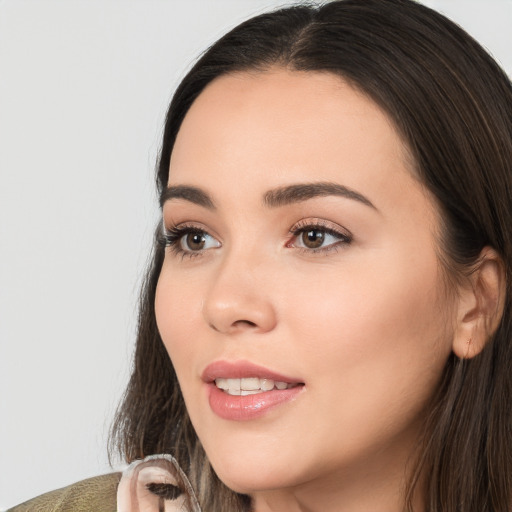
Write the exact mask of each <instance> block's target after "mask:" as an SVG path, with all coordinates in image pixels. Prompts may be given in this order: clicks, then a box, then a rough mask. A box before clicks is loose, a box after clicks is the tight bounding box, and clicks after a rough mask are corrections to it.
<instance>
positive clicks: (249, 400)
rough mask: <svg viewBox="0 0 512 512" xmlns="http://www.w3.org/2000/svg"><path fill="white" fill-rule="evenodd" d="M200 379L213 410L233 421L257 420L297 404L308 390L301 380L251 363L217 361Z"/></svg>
mask: <svg viewBox="0 0 512 512" xmlns="http://www.w3.org/2000/svg"><path fill="white" fill-rule="evenodd" d="M201 377H202V380H203V382H204V383H205V385H206V387H205V390H206V394H207V396H208V403H209V405H210V408H211V410H212V411H213V412H214V413H215V414H216V415H217V416H219V417H220V418H222V419H225V420H231V421H248V420H255V419H258V418H260V417H262V416H264V415H266V414H268V413H270V411H271V410H274V409H277V408H278V407H279V408H280V407H281V406H282V407H284V406H285V404H287V403H290V402H294V401H295V400H296V399H297V398H298V397H299V395H302V391H304V390H305V383H304V382H303V381H302V380H300V379H297V378H292V377H287V376H285V375H282V374H279V373H276V372H274V371H273V370H269V369H268V368H265V367H263V366H258V365H255V364H253V363H250V362H248V361H236V362H231V361H216V362H214V363H212V364H210V365H208V366H207V367H206V368H205V370H204V371H203V374H202V376H201Z"/></svg>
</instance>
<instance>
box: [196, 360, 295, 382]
mask: <svg viewBox="0 0 512 512" xmlns="http://www.w3.org/2000/svg"><path fill="white" fill-rule="evenodd" d="M250 377H259V378H260V379H272V380H274V381H277V382H286V383H288V384H301V383H302V382H303V381H302V380H300V379H297V378H294V377H288V376H286V375H282V374H279V373H276V372H274V371H272V370H269V369H268V368H265V367H264V366H259V365H257V364H254V363H251V362H249V361H222V360H221V361H214V362H213V363H210V364H209V365H208V366H207V367H206V368H205V369H204V370H203V373H202V374H201V378H202V380H203V381H204V382H206V383H210V382H213V381H214V380H215V379H244V378H250Z"/></svg>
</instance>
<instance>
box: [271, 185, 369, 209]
mask: <svg viewBox="0 0 512 512" xmlns="http://www.w3.org/2000/svg"><path fill="white" fill-rule="evenodd" d="M322 196H340V197H345V198H347V199H353V200H355V201H359V202H360V203H362V204H364V205H366V206H369V207H370V208H373V209H374V210H377V208H376V207H375V206H374V205H373V203H372V202H371V201H370V200H369V199H368V198H367V197H365V196H363V195H362V194H360V193H359V192H356V191H355V190H352V189H350V188H348V187H345V186H343V185H339V184H338V183H330V182H320V183H299V184H297V185H288V186H286V187H279V188H276V189H273V190H269V191H268V192H266V193H265V195H264V196H263V202H264V204H265V205H266V206H269V207H271V208H279V207H280V206H285V205H287V204H292V203H300V202H302V201H307V200H308V199H313V198H315V197H322Z"/></svg>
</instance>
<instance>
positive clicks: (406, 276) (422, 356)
mask: <svg viewBox="0 0 512 512" xmlns="http://www.w3.org/2000/svg"><path fill="white" fill-rule="evenodd" d="M380 261H381V262H382V259H380ZM347 266H348V265H347ZM441 290H442V280H441V277H440V275H439V271H438V265H437V261H436V260H435V259H434V258H433V259H432V261H426V262H425V261H424V262H423V263H422V265H416V264H414V265H406V264H405V263H404V264H403V265H400V264H399V262H395V265H393V266H390V265H383V264H382V263H380V264H379V259H376V261H375V262H373V264H371V265H362V266H361V267H357V266H356V265H352V266H351V268H350V270H348V269H347V268H345V271H343V272H340V273H338V274H337V275H336V274H333V273H330V274H329V275H328V276H327V275H326V276H325V279H321V278H319V279H318V280H317V281H316V282H315V287H314V292H311V293H309V294H307V295H305V294H304V293H302V294H301V293H300V291H299V290H298V289H297V290H288V292H289V297H291V299H290V301H289V302H288V308H289V309H288V311H287V314H286V315H284V316H288V317H289V318H290V319H291V321H290V323H289V328H290V329H291V330H292V334H291V338H293V339H295V340H301V350H302V358H301V359H302V361H304V368H303V369H304V372H307V371H308V369H309V370H310V369H311V367H315V368H316V369H317V372H318V373H320V380H319V381H318V382H319V385H321V386H331V385H333V383H336V384H337V385H338V386H339V389H344V390H349V389H353V390H354V394H352V395H351V394H350V393H345V394H344V395H343V396H344V397H350V396H352V397H353V398H354V407H357V403H360V399H361V397H363V396H370V395H372V394H374V393H377V394H380V395H381V396H380V398H379V400H383V402H384V403H385V402H386V400H387V399H388V398H389V400H390V401H392V400H394V399H395V398H396V397H397V396H398V397H400V396H401V395H402V394H403V395H410V393H411V392H410V390H411V389H414V390H415V391H414V393H416V394H417V396H418V399H419V397H422V398H421V400H423V399H424V398H426V397H427V396H429V395H430V394H431V393H432V391H433V388H434V387H435V385H436V383H437V381H438V379H439V377H440V375H441V372H442V370H443V368H444V365H445V362H446V359H447V358H448V355H449V353H450V351H451V336H452V333H451V330H450V327H449V326H450V322H449V316H450V304H449V302H448V301H447V300H446V299H443V298H442V297H443V293H442V291H441ZM322 373H323V375H325V377H322ZM384 390H387V391H388V392H387V393H386V392H384ZM393 397H395V398H393ZM349 409H350V407H349Z"/></svg>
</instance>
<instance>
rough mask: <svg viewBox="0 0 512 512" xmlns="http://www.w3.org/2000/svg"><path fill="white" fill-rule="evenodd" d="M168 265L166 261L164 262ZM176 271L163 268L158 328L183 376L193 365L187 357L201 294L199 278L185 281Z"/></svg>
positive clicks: (157, 305)
mask: <svg viewBox="0 0 512 512" xmlns="http://www.w3.org/2000/svg"><path fill="white" fill-rule="evenodd" d="M164 265H165V263H164ZM177 277H178V276H177V275H176V274H175V273H170V272H168V271H166V269H165V268H164V269H162V272H161V274H160V277H159V279H158V285H157V288H156V295H155V315H156V322H157V326H158V331H159V333H160V336H161V337H162V341H163V342H164V345H165V348H166V350H167V352H168V354H169V356H170V358H171V360H172V362H173V365H174V367H175V369H176V372H177V374H178V378H180V372H181V370H182V369H184V368H188V367H189V366H190V365H186V364H180V362H181V361H182V360H184V361H186V360H187V359H188V357H189V352H190V351H191V350H192V348H193V346H194V343H192V340H191V337H193V336H194V332H193V326H194V325H197V320H198V314H200V305H201V301H200V295H199V294H198V290H197V289H196V287H195V285H194V283H195V281H194V280H193V279H192V280H187V281H186V282H183V281H182V280H179V279H177Z"/></svg>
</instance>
